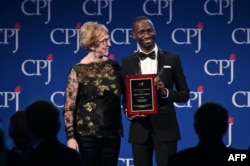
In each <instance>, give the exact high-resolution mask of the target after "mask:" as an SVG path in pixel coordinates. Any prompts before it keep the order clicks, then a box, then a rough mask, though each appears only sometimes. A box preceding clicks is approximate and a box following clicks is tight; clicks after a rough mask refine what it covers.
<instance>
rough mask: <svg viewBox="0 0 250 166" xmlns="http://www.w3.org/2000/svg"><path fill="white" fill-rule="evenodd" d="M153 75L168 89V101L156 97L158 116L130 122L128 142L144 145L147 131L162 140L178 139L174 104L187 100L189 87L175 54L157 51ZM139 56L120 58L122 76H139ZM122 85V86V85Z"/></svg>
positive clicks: (178, 131) (124, 102)
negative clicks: (155, 70)
mask: <svg viewBox="0 0 250 166" xmlns="http://www.w3.org/2000/svg"><path fill="white" fill-rule="evenodd" d="M157 60H158V69H157V73H158V75H160V78H161V79H162V80H163V82H164V84H165V88H167V89H168V90H169V96H168V98H162V97H161V96H160V95H159V97H158V105H159V114H157V115H150V116H148V117H147V118H136V119H134V120H132V121H131V123H130V129H129V142H130V143H139V144H140V143H144V142H145V141H146V138H147V135H148V134H149V131H150V130H153V131H154V132H155V134H156V135H157V136H158V137H159V138H160V139H161V140H162V141H176V140H179V139H180V138H181V136H180V130H179V125H178V121H177V118H176V112H175V107H174V104H173V103H174V102H186V101H188V100H189V88H188V84H187V81H186V77H185V75H184V73H183V69H182V65H181V61H180V58H179V56H178V55H177V54H174V53H171V52H167V51H164V50H161V49H159V51H158V56H157ZM140 73H141V71H140V66H139V54H138V52H135V53H133V54H131V55H129V56H127V57H125V58H123V59H122V76H123V79H124V82H125V76H126V75H134V74H140ZM125 86H126V85H125ZM125 99H126V94H125V93H124V95H123V107H124V109H125V108H126V100H125Z"/></svg>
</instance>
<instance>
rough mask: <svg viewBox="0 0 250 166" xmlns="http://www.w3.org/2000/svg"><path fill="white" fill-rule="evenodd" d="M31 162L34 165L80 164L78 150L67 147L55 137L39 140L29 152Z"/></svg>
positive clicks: (59, 165) (81, 163)
mask: <svg viewBox="0 0 250 166" xmlns="http://www.w3.org/2000/svg"><path fill="white" fill-rule="evenodd" d="M30 158H31V162H32V165H35V166H45V165H58V166H73V165H74V166H82V165H83V160H82V156H81V155H80V153H79V152H77V151H75V150H73V149H71V148H69V147H67V146H66V145H64V144H62V143H61V142H59V141H58V140H57V139H56V138H52V139H46V140H43V141H41V142H40V143H39V144H38V145H37V147H36V148H35V149H34V150H33V152H32V153H31V157H30Z"/></svg>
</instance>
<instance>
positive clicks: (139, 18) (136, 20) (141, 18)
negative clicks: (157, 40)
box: [132, 16, 154, 29]
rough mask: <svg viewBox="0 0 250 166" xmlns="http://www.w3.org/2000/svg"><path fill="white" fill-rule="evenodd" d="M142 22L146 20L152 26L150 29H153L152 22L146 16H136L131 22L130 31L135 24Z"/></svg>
mask: <svg viewBox="0 0 250 166" xmlns="http://www.w3.org/2000/svg"><path fill="white" fill-rule="evenodd" d="M142 20H147V21H148V22H149V23H150V24H151V25H152V27H154V24H153V22H152V21H151V20H150V19H149V18H148V17H146V16H138V17H136V18H135V19H134V20H133V22H132V29H134V27H135V24H136V23H137V22H139V21H142Z"/></svg>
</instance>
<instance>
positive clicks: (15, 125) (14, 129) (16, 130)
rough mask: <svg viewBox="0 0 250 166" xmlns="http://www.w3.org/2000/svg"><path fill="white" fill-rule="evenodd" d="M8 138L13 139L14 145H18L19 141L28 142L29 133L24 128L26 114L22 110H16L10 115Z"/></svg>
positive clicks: (25, 127)
mask: <svg viewBox="0 0 250 166" xmlns="http://www.w3.org/2000/svg"><path fill="white" fill-rule="evenodd" d="M9 136H10V137H11V138H12V139H13V141H14V143H18V141H20V140H28V138H29V133H28V130H27V126H26V114H25V111H24V110H17V111H15V112H14V113H13V114H12V115H11V117H10V122H9Z"/></svg>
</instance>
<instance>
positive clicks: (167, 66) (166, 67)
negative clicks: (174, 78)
mask: <svg viewBox="0 0 250 166" xmlns="http://www.w3.org/2000/svg"><path fill="white" fill-rule="evenodd" d="M163 68H164V69H170V68H171V66H169V65H166V66H163Z"/></svg>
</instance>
